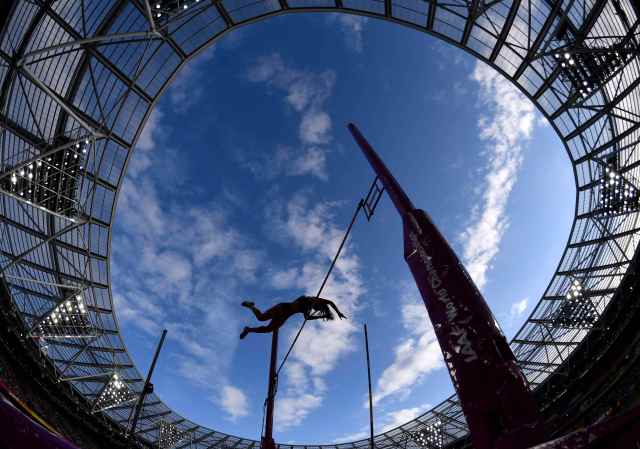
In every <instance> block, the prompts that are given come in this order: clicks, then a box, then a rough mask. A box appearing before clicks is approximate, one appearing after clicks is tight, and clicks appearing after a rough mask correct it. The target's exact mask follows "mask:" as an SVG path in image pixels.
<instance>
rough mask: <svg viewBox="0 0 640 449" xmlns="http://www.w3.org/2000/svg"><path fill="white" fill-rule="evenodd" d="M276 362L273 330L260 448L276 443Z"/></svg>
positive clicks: (269, 448) (270, 446)
mask: <svg viewBox="0 0 640 449" xmlns="http://www.w3.org/2000/svg"><path fill="white" fill-rule="evenodd" d="M277 362H278V331H277V330H275V331H273V335H272V337H271V361H270V363H269V392H268V393H267V415H266V419H265V420H266V422H265V428H264V435H263V436H262V442H261V444H260V448H261V449H275V447H276V443H275V441H274V440H273V407H274V405H275V399H276V389H277V385H278V374H277V372H276V368H277Z"/></svg>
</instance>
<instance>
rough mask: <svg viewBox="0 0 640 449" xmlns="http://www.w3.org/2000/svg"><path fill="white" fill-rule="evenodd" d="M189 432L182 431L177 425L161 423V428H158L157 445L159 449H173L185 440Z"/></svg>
mask: <svg viewBox="0 0 640 449" xmlns="http://www.w3.org/2000/svg"><path fill="white" fill-rule="evenodd" d="M188 433H189V432H188V431H181V430H180V429H178V427H177V426H176V425H175V424H172V423H169V422H167V421H164V420H163V421H160V427H159V428H158V441H157V445H158V448H159V449H173V448H174V447H176V445H178V443H180V442H181V441H182V440H184V439H185V438H186V437H187V435H188Z"/></svg>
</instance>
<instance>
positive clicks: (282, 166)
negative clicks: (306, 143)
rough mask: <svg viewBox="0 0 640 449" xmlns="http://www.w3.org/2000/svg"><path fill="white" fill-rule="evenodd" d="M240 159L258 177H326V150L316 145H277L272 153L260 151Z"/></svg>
mask: <svg viewBox="0 0 640 449" xmlns="http://www.w3.org/2000/svg"><path fill="white" fill-rule="evenodd" d="M241 159H242V160H241V163H242V165H243V166H244V167H246V168H248V169H249V170H250V171H251V172H252V173H253V174H254V176H255V177H256V178H258V179H265V180H272V179H274V178H276V177H278V176H281V175H287V176H304V175H312V176H315V177H316V178H318V179H321V180H323V181H326V180H327V179H328V176H327V166H326V165H327V158H326V151H325V150H324V149H322V148H320V147H317V146H310V147H306V148H303V149H302V150H294V149H293V148H291V147H288V146H285V145H278V146H277V148H276V151H275V153H274V154H264V153H260V154H259V155H258V156H256V157H254V158H252V159H249V160H247V159H245V158H244V156H241Z"/></svg>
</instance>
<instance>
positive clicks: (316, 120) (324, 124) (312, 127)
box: [300, 111, 331, 144]
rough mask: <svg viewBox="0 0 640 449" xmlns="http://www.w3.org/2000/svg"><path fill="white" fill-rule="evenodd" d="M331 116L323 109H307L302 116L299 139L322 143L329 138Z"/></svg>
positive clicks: (305, 141)
mask: <svg viewBox="0 0 640 449" xmlns="http://www.w3.org/2000/svg"><path fill="white" fill-rule="evenodd" d="M330 131H331V117H329V114H327V113H326V112H324V111H309V112H307V113H305V114H304V115H303V116H302V122H301V123H300V140H302V141H303V142H304V143H309V144H323V143H328V142H329V140H331V136H330Z"/></svg>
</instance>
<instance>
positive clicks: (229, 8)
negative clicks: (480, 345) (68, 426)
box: [0, 0, 640, 449]
mask: <svg viewBox="0 0 640 449" xmlns="http://www.w3.org/2000/svg"><path fill="white" fill-rule="evenodd" d="M4 1H5V2H6V1H7V0H4ZM8 3H9V6H8V8H9V15H8V17H6V19H5V17H4V16H2V15H0V22H2V21H3V20H6V21H5V22H4V31H3V33H2V36H0V38H1V41H0V126H1V127H2V130H1V135H0V139H1V140H0V219H1V222H0V223H1V224H0V270H1V272H2V277H3V282H5V283H6V285H7V287H8V289H9V291H10V294H11V296H12V300H13V304H14V305H15V307H16V309H17V310H18V311H19V312H20V316H21V318H22V319H23V321H24V322H23V324H24V326H25V328H26V329H33V328H34V326H36V325H37V324H39V323H41V322H42V320H44V319H46V318H45V317H47V316H49V315H50V314H51V312H52V310H54V308H55V307H57V306H58V305H59V304H61V303H62V302H63V301H65V299H66V298H67V297H68V294H69V292H75V291H82V292H83V293H82V295H83V301H84V306H83V309H86V311H87V312H88V319H89V320H90V322H91V323H92V325H93V326H95V328H96V329H97V333H96V336H95V337H94V338H90V339H87V338H80V337H81V335H80V334H74V333H73V332H69V333H68V335H65V338H46V336H45V337H42V336H40V337H39V339H40V344H41V346H43V347H46V354H47V356H48V357H49V358H50V361H51V362H52V363H53V364H54V366H55V368H56V370H57V375H58V376H59V378H60V379H61V381H66V382H69V383H70V384H71V385H72V386H73V388H75V389H76V390H77V391H78V392H79V393H80V394H82V395H83V396H84V397H85V398H86V399H87V401H89V402H88V403H89V404H95V403H96V401H97V400H98V398H99V397H100V395H101V393H102V392H103V389H104V385H105V384H104V382H105V376H107V377H108V376H111V375H112V373H115V372H117V373H119V376H120V378H119V380H118V382H122V384H123V385H125V386H126V387H127V390H128V391H130V392H131V394H139V393H140V391H141V389H142V385H143V381H142V378H141V376H140V373H139V371H138V370H137V369H136V367H135V366H134V364H133V362H132V360H131V357H130V356H129V354H128V352H127V350H126V348H125V345H124V343H123V341H122V339H121V337H120V333H119V328H118V322H117V319H116V315H115V313H114V308H113V300H112V297H111V292H110V285H109V282H110V277H109V254H110V247H109V245H110V231H111V223H112V220H113V217H114V207H115V201H116V198H117V194H118V191H119V188H120V186H121V183H122V180H123V178H124V173H125V168H126V166H127V162H128V161H129V158H130V157H131V153H132V148H133V146H134V144H135V142H136V140H137V138H138V136H139V134H140V132H141V129H142V127H143V125H144V123H145V121H146V119H147V117H148V115H149V113H150V111H151V109H152V107H153V105H154V104H155V102H156V101H157V99H158V97H159V95H160V94H161V93H162V92H163V91H164V90H165V89H166V87H167V86H168V85H169V83H170V81H171V80H172V78H173V77H174V76H175V74H176V72H177V71H178V70H179V69H180V68H181V67H182V66H183V65H184V64H185V63H187V62H188V61H189V60H190V59H191V58H192V57H193V56H195V55H196V54H198V53H199V52H200V51H201V50H203V49H204V48H205V47H207V46H208V45H210V44H211V43H212V42H214V41H215V40H216V39H217V38H219V37H220V36H222V35H223V34H225V33H227V32H229V31H231V30H232V29H234V28H235V27H238V26H241V25H244V24H248V23H251V22H254V21H257V20H260V19H263V18H266V17H269V16H274V15H279V14H283V13H289V12H304V11H316V12H321V11H327V12H337V11H341V12H347V13H352V14H360V15H365V16H370V17H376V18H381V19H384V20H388V21H391V22H394V23H397V24H401V25H405V26H408V27H411V28H413V29H416V30H419V31H423V32H425V33H427V34H430V35H433V36H435V37H437V38H439V39H441V40H444V41H446V42H448V43H450V44H452V45H455V46H458V47H460V48H463V49H465V50H466V51H468V52H469V53H471V54H473V55H474V56H476V57H477V58H479V59H481V60H483V61H485V62H486V63H488V64H490V65H491V66H492V67H494V68H495V69H497V70H498V71H499V72H500V73H502V74H503V75H504V76H505V77H507V78H508V79H510V80H511V81H512V82H513V83H514V84H515V85H516V86H517V87H518V88H519V89H520V90H521V91H522V92H523V93H524V94H525V95H526V96H527V97H528V98H529V99H530V100H531V101H532V102H534V104H535V105H536V106H537V108H538V109H539V110H540V111H541V113H542V114H544V116H545V117H546V118H547V119H548V120H549V121H550V123H551V124H552V126H553V127H554V129H555V130H556V132H557V134H558V136H559V137H560V138H561V140H562V142H563V143H564V145H565V147H566V150H567V152H568V155H569V158H570V160H571V164H572V168H573V172H574V175H575V183H576V192H577V193H576V205H575V219H574V222H573V226H572V228H571V232H570V236H569V239H568V242H567V246H566V249H565V252H564V254H563V256H562V258H561V260H560V262H559V265H558V268H557V271H556V272H555V273H554V274H553V276H552V279H551V282H550V283H549V285H548V287H547V289H546V291H545V293H544V295H543V297H542V298H541V300H540V302H539V303H538V305H537V306H536V307H535V309H534V311H533V312H532V314H531V316H530V317H529V318H528V319H527V321H526V322H525V324H524V325H523V326H522V328H521V329H520V331H519V332H518V333H517V335H516V337H515V338H514V340H513V341H512V343H511V346H512V348H513V351H514V353H515V354H516V357H517V358H518V360H519V361H520V364H521V366H522V368H523V371H524V373H525V375H526V376H527V378H528V380H529V382H530V384H531V386H532V388H536V387H537V386H539V385H541V384H542V383H543V382H544V381H545V380H546V379H548V378H549V376H551V375H552V373H553V372H554V370H556V369H557V368H558V367H559V366H560V365H561V364H562V363H563V362H564V361H565V360H566V359H567V357H568V356H569V355H570V354H571V352H572V351H573V350H574V349H575V348H576V347H577V346H578V345H579V344H580V342H581V340H582V339H583V338H584V337H585V335H587V333H588V332H590V330H591V329H592V328H596V327H597V323H594V322H593V321H594V319H593V317H595V316H601V315H602V313H603V312H604V311H605V308H606V307H607V305H608V304H609V303H610V301H611V300H612V298H613V297H614V295H615V293H616V290H617V288H618V286H619V284H620V282H621V279H622V277H623V276H624V275H625V273H626V271H627V268H628V266H629V263H630V259H631V258H632V256H633V254H634V252H635V250H636V248H637V246H638V242H639V239H640V233H639V232H638V231H639V225H640V223H639V220H638V219H639V213H638V210H637V209H638V208H637V207H635V206H636V205H635V204H632V205H631V206H629V207H626V206H625V203H624V197H623V196H621V195H620V192H618V191H616V186H618V185H619V186H628V189H627V191H629V192H632V193H633V195H636V191H637V189H638V188H639V187H640V185H638V183H637V181H636V180H637V179H640V176H639V173H638V170H639V166H640V156H639V152H640V147H639V145H640V120H639V118H640V61H639V59H638V32H639V30H638V28H639V21H638V16H639V14H640V12H639V11H638V6H637V5H638V4H637V2H634V1H632V0H199V1H198V0H191V1H186V0H158V1H154V0H91V1H89V0H29V1H27V0H18V1H9V2H8ZM3 7H6V6H3ZM158 14H160V15H158ZM0 25H3V24H2V23H0ZM585 82H586V83H587V84H584V83H585ZM78 145H80V146H78ZM75 156H77V157H75ZM39 164H40V165H39ZM65 164H66V165H65ZM46 167H49V170H48V171H47V169H46ZM607 168H609V170H615V175H616V176H618V178H616V182H617V183H618V184H615V185H613V184H609V185H607V184H605V183H604V182H602V181H603V178H604V180H605V181H606V180H607V178H606V176H608V174H607V173H608V172H607ZM48 173H49V174H48ZM622 188H623V187H622ZM629 189H633V190H629ZM21 192H22V195H21V194H20V193H21ZM576 279H578V280H579V284H580V287H581V289H580V295H579V298H573V297H571V298H568V297H567V295H568V293H571V286H572V285H574V284H573V282H574V280H576ZM572 296H573V295H572ZM568 301H569V302H568ZM54 324H55V323H54ZM581 350H588V349H581ZM131 407H133V404H131V403H119V404H118V405H114V406H112V407H110V408H108V409H107V410H104V411H103V412H101V413H104V414H105V415H106V416H107V417H109V418H110V419H112V420H113V421H115V422H116V423H118V424H120V425H123V426H126V425H127V422H128V417H129V416H130V412H131ZM163 423H164V424H163ZM167 423H169V424H171V425H172V426H173V427H172V428H174V429H176V431H177V432H189V435H190V440H191V442H190V443H189V444H192V445H193V446H194V447H197V448H203V449H204V448H220V449H222V448H234V449H236V448H237V449H251V448H253V447H254V446H258V445H259V443H258V442H257V441H255V440H251V439H245V438H239V437H235V436H231V435H227V434H224V433H221V432H218V431H215V430H212V429H208V428H205V427H203V426H200V425H198V424H196V423H193V422H191V421H189V420H188V419H186V418H184V417H182V416H180V415H179V414H177V413H176V412H174V411H172V410H171V409H170V408H169V407H167V406H166V405H165V404H164V403H163V402H162V401H161V400H160V398H158V397H157V396H156V395H155V394H150V395H148V396H147V397H146V400H145V404H144V410H143V413H142V416H141V419H140V423H139V425H138V430H137V435H138V436H139V437H141V438H142V439H144V440H147V441H149V442H151V443H153V444H157V443H158V435H159V433H160V432H159V429H160V428H161V426H166V425H167ZM425 429H431V430H429V431H426V430H425ZM434 429H437V435H436V436H433V437H429V438H427V439H426V440H425V441H428V442H430V443H434V442H435V443H436V444H437V445H438V446H441V445H442V446H444V445H446V444H448V443H450V442H451V441H454V440H456V439H458V438H460V437H463V436H465V435H466V434H467V427H466V424H465V421H464V416H463V414H462V411H461V410H460V407H459V405H458V403H457V401H456V398H455V396H452V397H450V398H448V399H446V400H445V401H443V402H442V403H441V404H439V405H438V406H436V407H435V408H433V409H432V410H429V411H427V412H426V413H425V414H423V415H422V416H420V417H419V418H417V419H415V420H414V421H411V422H409V423H407V424H405V425H403V426H401V427H399V428H397V429H394V430H391V431H389V432H386V433H383V434H380V435H378V436H377V437H376V445H377V447H378V448H380V449H385V448H388V447H401V446H402V447H406V446H407V445H410V446H416V445H417V446H416V447H419V446H420V444H419V443H416V441H421V440H420V439H416V438H414V437H415V436H416V435H420V434H421V432H422V434H424V435H427V434H429V432H431V433H433V430H434ZM424 432H427V434H425V433H424ZM181 444H182V446H180V445H178V446H177V447H183V446H185V445H186V444H187V443H181ZM368 445H369V442H368V440H362V441H357V442H353V443H344V444H337V445H327V446H323V447H327V448H328V447H333V448H337V449H342V448H344V449H346V448H364V447H368ZM281 447H285V448H286V447H288V446H281ZM304 447H305V448H314V447H315V446H304ZM291 448H296V446H291Z"/></svg>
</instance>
